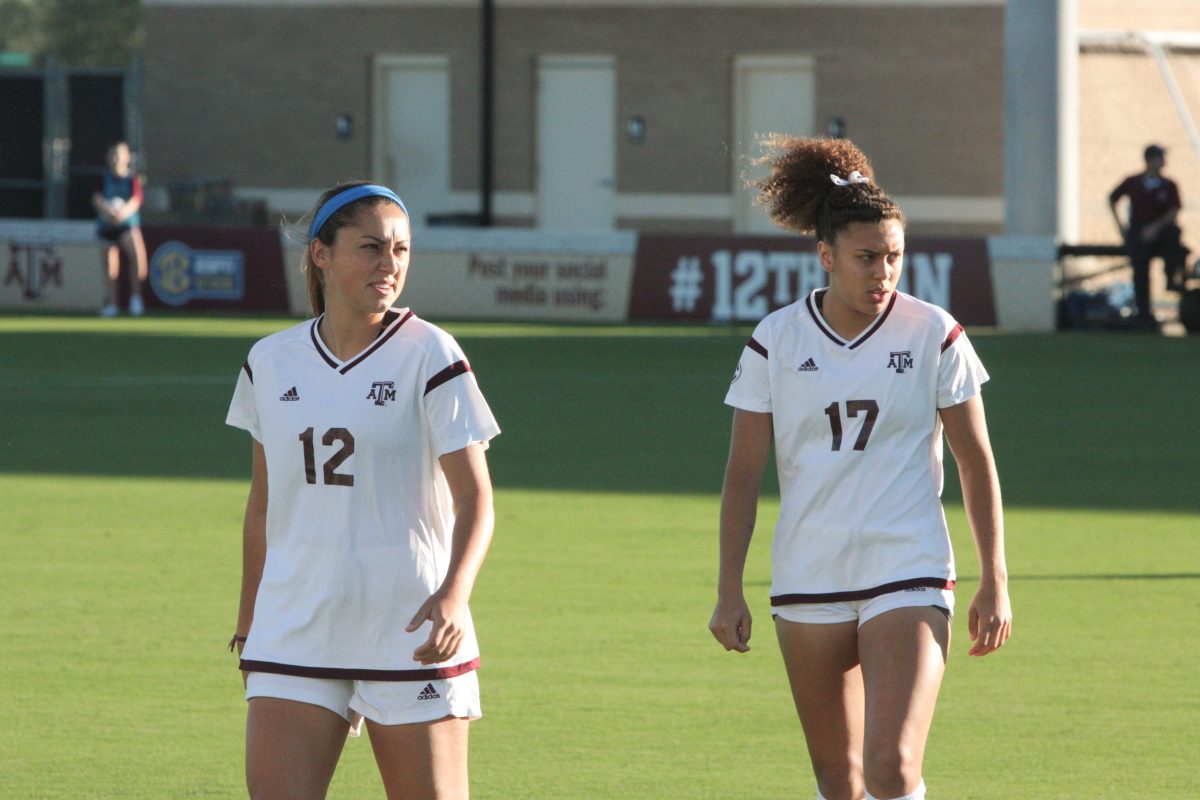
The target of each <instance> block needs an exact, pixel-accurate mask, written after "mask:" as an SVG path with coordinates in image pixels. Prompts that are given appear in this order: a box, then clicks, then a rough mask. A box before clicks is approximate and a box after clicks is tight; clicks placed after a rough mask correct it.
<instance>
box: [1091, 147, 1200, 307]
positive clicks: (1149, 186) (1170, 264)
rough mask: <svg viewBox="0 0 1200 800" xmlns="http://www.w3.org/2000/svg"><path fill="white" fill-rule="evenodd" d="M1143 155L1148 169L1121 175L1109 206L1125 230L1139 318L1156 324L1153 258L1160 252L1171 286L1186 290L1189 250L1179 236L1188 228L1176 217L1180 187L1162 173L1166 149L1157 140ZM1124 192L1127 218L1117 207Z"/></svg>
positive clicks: (1179, 204)
mask: <svg viewBox="0 0 1200 800" xmlns="http://www.w3.org/2000/svg"><path fill="white" fill-rule="evenodd" d="M1143 155H1144V157H1145V160H1146V169H1145V171H1144V172H1141V173H1138V174H1137V175H1130V176H1129V177H1128V178H1126V179H1125V180H1123V181H1121V183H1120V184H1119V185H1118V186H1117V188H1115V189H1113V190H1112V192H1111V193H1110V194H1109V196H1108V206H1109V208H1110V209H1111V210H1112V215H1113V219H1115V220H1116V222H1117V228H1118V229H1119V230H1120V231H1121V237H1122V238H1123V239H1124V241H1125V250H1126V252H1127V253H1128V254H1129V261H1130V264H1131V265H1132V267H1133V291H1134V300H1135V302H1136V303H1137V318H1138V320H1139V321H1140V322H1143V323H1150V324H1153V323H1154V321H1155V320H1154V315H1153V313H1151V309H1150V261H1151V260H1152V259H1154V258H1155V257H1158V258H1161V259H1162V260H1163V269H1164V271H1165V272H1166V275H1167V288H1168V289H1174V290H1181V289H1182V288H1183V282H1184V265H1185V262H1186V261H1187V252H1188V251H1187V248H1185V247H1184V246H1183V244H1182V242H1181V241H1180V238H1181V237H1182V235H1183V232H1182V231H1181V230H1180V229H1179V225H1178V224H1176V221H1175V220H1176V217H1177V216H1178V214H1179V209H1180V208H1181V207H1182V203H1181V202H1180V200H1179V187H1178V186H1176V185H1175V182H1174V181H1173V180H1171V179H1170V178H1167V177H1165V176H1164V175H1163V174H1162V170H1163V167H1164V166H1166V151H1165V150H1164V149H1163V148H1162V147H1161V146H1160V145H1157V144H1152V145H1148V146H1147V147H1146V150H1145V152H1144V153H1143ZM1122 197H1127V198H1129V202H1128V206H1129V211H1128V221H1125V220H1122V218H1121V214H1120V213H1119V211H1118V210H1117V204H1118V203H1119V202H1120V200H1121V198H1122Z"/></svg>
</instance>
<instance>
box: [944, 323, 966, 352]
mask: <svg viewBox="0 0 1200 800" xmlns="http://www.w3.org/2000/svg"><path fill="white" fill-rule="evenodd" d="M962 332H963V326H962V325H957V324H956V325H955V326H954V330H952V331H950V334H949V335H948V336H947V337H946V341H944V342H942V352H943V353H944V352H946V348H948V347H949V346H950V345H952V344H954V342H955V340H957V339H958V337H959V336H961V335H962Z"/></svg>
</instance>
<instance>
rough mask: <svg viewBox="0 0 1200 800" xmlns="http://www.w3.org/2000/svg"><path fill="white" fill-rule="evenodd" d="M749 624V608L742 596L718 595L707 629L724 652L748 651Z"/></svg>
mask: <svg viewBox="0 0 1200 800" xmlns="http://www.w3.org/2000/svg"><path fill="white" fill-rule="evenodd" d="M751 622H752V620H751V617H750V607H749V606H747V605H746V598H745V597H744V596H743V595H741V594H740V593H739V594H737V595H736V596H732V597H730V596H726V595H719V596H718V597H717V607H716V609H714V610H713V615H712V619H710V620H709V622H708V629H709V630H710V631H712V635H713V637H714V638H715V639H716V640H717V641H718V642H720V643H721V646H722V647H724V648H725V649H726V650H736V651H737V652H739V653H746V652H749V650H750V626H751Z"/></svg>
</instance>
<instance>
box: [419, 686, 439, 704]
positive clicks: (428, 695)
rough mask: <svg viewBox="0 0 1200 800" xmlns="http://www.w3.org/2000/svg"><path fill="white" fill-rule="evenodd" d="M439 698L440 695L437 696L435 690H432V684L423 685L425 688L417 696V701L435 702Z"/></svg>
mask: <svg viewBox="0 0 1200 800" xmlns="http://www.w3.org/2000/svg"><path fill="white" fill-rule="evenodd" d="M439 697H441V695H440V694H438V691H437V689H435V688H433V684H432V683H427V684H425V688H424V689H422V690H421V693H420V694H419V695H417V699H418V700H437V699H438V698H439Z"/></svg>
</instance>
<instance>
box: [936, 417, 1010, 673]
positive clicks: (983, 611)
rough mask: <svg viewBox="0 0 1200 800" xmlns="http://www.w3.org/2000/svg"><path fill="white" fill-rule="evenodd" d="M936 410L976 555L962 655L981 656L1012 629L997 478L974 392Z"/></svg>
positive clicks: (997, 644)
mask: <svg viewBox="0 0 1200 800" xmlns="http://www.w3.org/2000/svg"><path fill="white" fill-rule="evenodd" d="M939 413H940V415H941V419H942V425H943V426H944V427H945V431H946V441H947V442H948V443H949V444H950V450H951V452H953V453H954V459H955V461H957V462H958V474H959V480H960V481H961V482H962V488H963V504H964V505H965V506H966V510H967V519H968V521H969V522H970V525H971V532H972V534H973V535H974V537H975V549H976V551H977V553H978V555H979V589H978V591H977V592H976V593H975V597H974V598H973V599H972V600H971V606H970V609H969V611H968V616H967V633H968V635H969V636H970V638H971V641H972V642H973V644H972V646H971V648H970V650H969V651H968V654H969V655H973V656H983V655H987V654H988V653H991V652H993V651H995V650H997V649H998V648H999V647H1000V646H1001V645H1003V644H1004V642H1005V641H1006V640H1007V639H1008V637H1009V636H1010V635H1011V633H1012V605H1011V603H1010V601H1009V597H1008V567H1007V565H1006V562H1005V558H1004V512H1003V508H1002V505H1001V501H1000V479H999V477H998V475H997V472H996V463H995V459H994V458H993V456H992V447H991V443H990V442H989V440H988V433H987V421H986V418H985V416H984V411H983V400H982V399H981V398H980V397H979V396H976V397H973V398H971V399H970V400H967V401H966V402H964V403H960V404H958V405H956V406H951V407H950V408H944V409H942V410H941V411H940V412H939Z"/></svg>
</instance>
